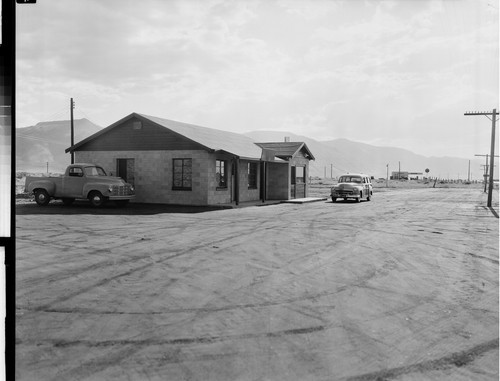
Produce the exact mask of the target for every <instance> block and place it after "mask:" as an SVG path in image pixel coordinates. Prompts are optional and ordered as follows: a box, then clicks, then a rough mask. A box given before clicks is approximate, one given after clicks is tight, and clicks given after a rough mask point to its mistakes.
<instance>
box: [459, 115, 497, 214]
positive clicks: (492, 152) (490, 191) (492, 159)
mask: <svg viewBox="0 0 500 381" xmlns="http://www.w3.org/2000/svg"><path fill="white" fill-rule="evenodd" d="M464 115H484V116H486V117H487V118H488V119H490V120H491V148H490V184H489V187H488V204H487V206H488V208H491V200H492V198H493V175H494V168H495V122H496V121H497V115H498V112H497V109H496V108H494V109H493V111H484V112H481V111H473V112H466V113H465V114H464ZM490 116H491V118H490Z"/></svg>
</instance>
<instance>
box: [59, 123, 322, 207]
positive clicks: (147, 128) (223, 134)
mask: <svg viewBox="0 0 500 381" xmlns="http://www.w3.org/2000/svg"><path fill="white" fill-rule="evenodd" d="M71 151H74V153H75V161H76V162H92V163H96V164H100V165H102V166H103V167H104V169H105V170H106V171H107V172H108V173H113V174H114V175H116V176H119V177H122V178H123V179H125V180H126V181H127V182H129V183H132V184H133V185H134V187H135V189H136V199H135V202H142V203H163V204H180V205H217V204H239V203H240V202H246V201H259V200H262V201H265V200H288V199H293V198H302V197H307V196H308V184H307V181H306V179H307V178H308V176H309V161H310V160H314V156H313V155H312V153H311V152H310V151H309V149H308V148H307V146H306V144H305V143H301V142H298V143H296V142H281V143H256V142H254V141H253V140H252V139H250V138H249V137H247V136H245V135H241V134H236V133H231V132H227V131H221V130H216V129H211V128H206V127H200V126H195V125H191V124H187V123H181V122H176V121H172V120H167V119H162V118H157V117H153V116H147V115H142V114H137V113H132V114H130V115H128V116H127V117H125V118H123V119H121V120H119V121H117V122H115V123H113V124H112V125H110V126H109V127H107V128H104V129H103V130H101V131H99V132H97V133H95V134H93V135H91V136H89V137H88V138H86V139H84V140H82V141H80V142H78V143H77V144H75V145H74V146H73V147H70V148H68V149H66V152H71Z"/></svg>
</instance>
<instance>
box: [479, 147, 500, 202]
mask: <svg viewBox="0 0 500 381" xmlns="http://www.w3.org/2000/svg"><path fill="white" fill-rule="evenodd" d="M474 156H482V157H486V164H485V165H482V167H484V174H483V180H484V193H486V184H487V183H488V181H487V178H488V157H489V156H490V155H488V154H486V155H474ZM495 157H498V155H497V156H495Z"/></svg>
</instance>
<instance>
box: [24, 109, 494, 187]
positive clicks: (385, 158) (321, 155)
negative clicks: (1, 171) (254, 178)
mask: <svg viewBox="0 0 500 381" xmlns="http://www.w3.org/2000/svg"><path fill="white" fill-rule="evenodd" d="M74 126H75V143H78V142H79V141H81V140H83V139H85V138H87V137H88V136H90V135H92V134H94V133H96V132H97V131H100V130H101V129H102V128H101V127H100V126H98V125H96V124H94V123H92V122H91V121H89V120H88V119H77V120H75V121H74ZM70 133H71V131H70V121H69V120H64V121H52V122H41V123H37V124H36V125H35V126H31V127H25V128H18V129H17V130H16V170H17V171H26V172H45V171H46V170H47V162H48V163H49V171H50V172H62V171H63V170H64V169H65V168H66V166H67V165H68V164H69V163H70V162H71V157H70V154H69V153H65V152H64V151H65V150H66V148H68V147H69V146H70V144H71V138H70ZM245 135H246V136H248V137H250V138H252V139H254V140H255V141H256V142H282V141H284V138H285V136H287V137H289V138H290V141H300V142H305V143H306V144H307V146H308V147H309V149H310V150H311V152H312V154H313V155H314V157H315V159H316V160H314V161H311V163H310V175H311V176H314V177H321V178H322V177H328V178H329V177H330V176H333V177H337V176H339V175H341V174H342V173H345V172H351V173H352V172H363V173H366V174H368V175H370V176H374V177H375V178H385V177H386V173H387V167H386V165H387V164H389V174H390V173H391V172H393V171H397V170H398V168H399V164H400V165H401V171H408V172H424V171H425V169H426V168H429V170H430V172H429V176H432V177H440V178H444V179H447V178H449V179H457V178H458V177H460V178H461V179H467V171H468V165H469V159H466V158H452V157H425V156H422V155H418V154H415V153H413V152H411V151H408V150H405V149H401V148H395V147H378V146H372V145H369V144H365V143H358V142H354V141H351V140H347V139H336V140H331V141H317V140H314V139H310V138H307V137H305V136H300V135H295V134H291V133H286V132H277V131H253V132H249V133H247V134H245ZM482 164H484V161H483V160H478V159H475V160H471V173H472V177H471V179H482V173H483V172H482V168H481V165H482Z"/></svg>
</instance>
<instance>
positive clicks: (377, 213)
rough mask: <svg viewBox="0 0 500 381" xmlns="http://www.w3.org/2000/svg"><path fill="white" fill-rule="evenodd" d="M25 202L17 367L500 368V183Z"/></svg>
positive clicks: (197, 370)
mask: <svg viewBox="0 0 500 381" xmlns="http://www.w3.org/2000/svg"><path fill="white" fill-rule="evenodd" d="M485 205H486V194H485V193H483V192H482V191H481V190H480V189H477V188H450V189H438V188H436V189H433V188H422V189H407V190H400V189H399V190H393V189H388V190H385V191H383V192H378V193H375V195H374V197H373V200H372V201H370V202H361V203H359V204H358V203H353V202H337V203H332V202H330V201H321V202H314V203H308V204H303V205H295V204H279V205H270V206H264V207H247V208H238V209H228V210H211V211H203V210H197V212H196V213H195V212H191V213H184V212H183V211H182V210H168V209H164V208H163V209H162V208H161V207H158V209H157V210H154V208H153V210H148V212H147V213H140V212H138V211H140V210H141V209H140V206H134V208H135V209H134V208H132V209H128V208H129V207H127V208H125V209H118V208H104V209H102V211H99V210H95V209H94V210H93V211H92V212H91V211H90V210H91V209H89V208H87V207H83V206H79V205H75V206H72V207H69V208H67V207H66V208H64V207H62V206H60V205H57V204H52V203H51V204H49V205H48V206H47V207H44V208H40V207H38V206H36V205H33V203H31V204H30V203H27V204H20V205H18V206H17V214H18V215H17V230H16V236H17V242H16V255H17V262H16V263H17V269H16V272H17V280H16V281H17V283H16V292H17V295H16V299H17V308H16V376H17V378H16V379H17V380H35V379H36V380H167V379H168V380H387V379H390V380H422V379H424V380H443V379H444V380H471V379H474V380H498V377H499V373H498V356H499V353H498V296H499V295H498V286H499V278H498V275H499V274H498V259H499V258H498V248H499V247H498V246H499V245H498V233H499V229H498V191H496V192H495V193H494V205H493V208H487V207H486V206H485Z"/></svg>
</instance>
